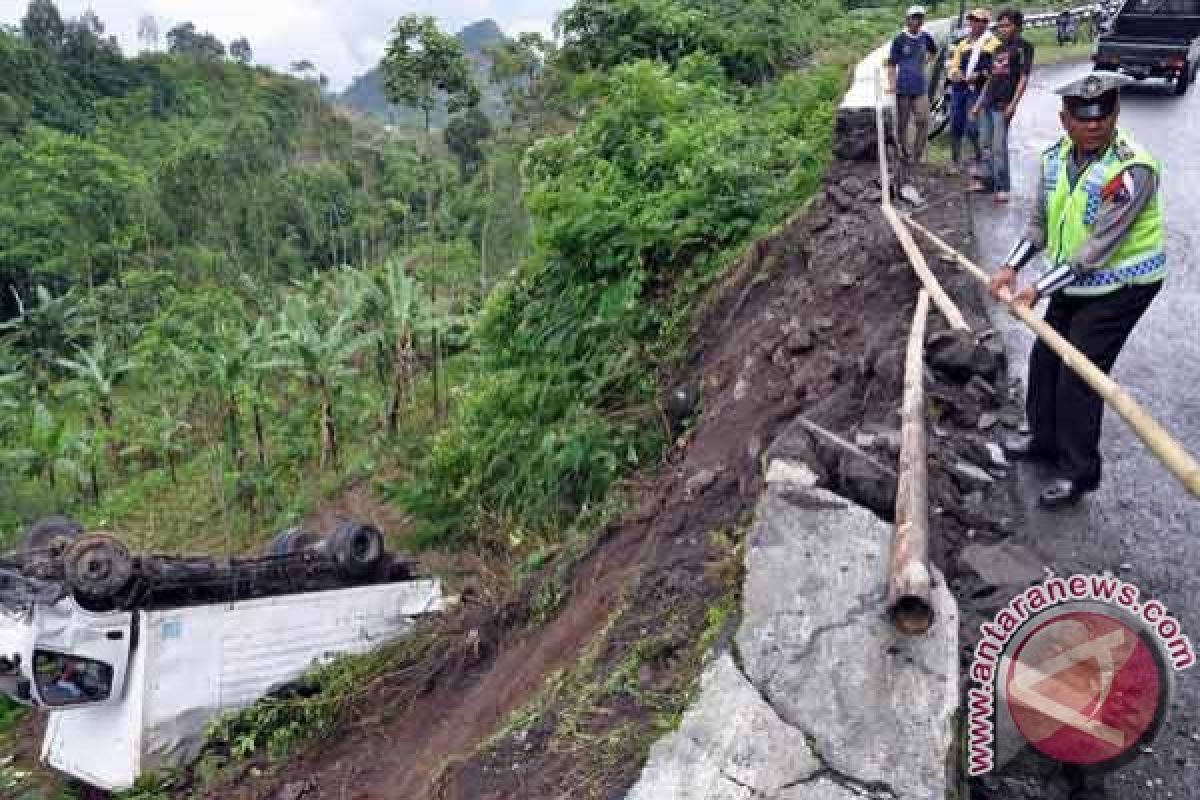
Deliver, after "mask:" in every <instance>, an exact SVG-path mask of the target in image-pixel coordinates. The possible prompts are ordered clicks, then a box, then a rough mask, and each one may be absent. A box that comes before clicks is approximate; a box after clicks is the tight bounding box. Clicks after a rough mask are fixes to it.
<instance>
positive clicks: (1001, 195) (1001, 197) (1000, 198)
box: [992, 192, 1008, 203]
mask: <svg viewBox="0 0 1200 800" xmlns="http://www.w3.org/2000/svg"><path fill="white" fill-rule="evenodd" d="M992 199H993V200H995V201H996V202H997V203H1007V202H1008V192H996V195H995V197H993V198H992Z"/></svg>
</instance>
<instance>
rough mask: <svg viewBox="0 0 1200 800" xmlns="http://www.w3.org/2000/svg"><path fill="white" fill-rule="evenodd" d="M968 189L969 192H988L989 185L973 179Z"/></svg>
mask: <svg viewBox="0 0 1200 800" xmlns="http://www.w3.org/2000/svg"><path fill="white" fill-rule="evenodd" d="M967 191H968V192H986V191H987V187H986V186H984V185H983V181H971V184H970V185H969V186H967Z"/></svg>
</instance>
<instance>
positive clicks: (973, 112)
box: [968, 106, 983, 119]
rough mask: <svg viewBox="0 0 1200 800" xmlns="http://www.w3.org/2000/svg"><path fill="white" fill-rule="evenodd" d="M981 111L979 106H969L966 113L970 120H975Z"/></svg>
mask: <svg viewBox="0 0 1200 800" xmlns="http://www.w3.org/2000/svg"><path fill="white" fill-rule="evenodd" d="M982 111H983V109H982V108H980V107H979V106H971V110H970V111H969V112H968V113H969V114H970V115H971V119H975V118H977V117H978V116H979V115H980V113H982Z"/></svg>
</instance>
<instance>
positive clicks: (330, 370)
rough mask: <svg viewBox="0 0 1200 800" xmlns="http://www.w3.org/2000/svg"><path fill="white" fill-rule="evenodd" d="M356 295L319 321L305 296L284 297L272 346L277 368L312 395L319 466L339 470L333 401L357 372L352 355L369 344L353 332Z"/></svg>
mask: <svg viewBox="0 0 1200 800" xmlns="http://www.w3.org/2000/svg"><path fill="white" fill-rule="evenodd" d="M360 304H361V298H360V297H355V296H351V297H346V298H343V299H342V303H341V305H342V308H341V310H340V311H339V312H338V314H337V316H335V317H333V318H332V319H326V318H323V317H322V313H321V310H320V307H319V306H318V305H317V304H314V303H313V302H312V301H311V300H310V299H309V298H308V297H307V296H305V295H303V294H293V295H291V296H289V297H288V298H287V300H286V301H285V302H284V305H283V311H282V312H281V313H280V315H279V327H278V331H277V333H276V334H275V342H276V346H277V348H278V352H279V353H280V360H279V361H278V362H277V363H278V365H279V366H282V367H284V368H286V369H287V370H288V371H290V372H291V373H292V374H294V375H295V376H296V377H298V378H300V379H302V380H303V381H304V382H305V383H306V384H307V385H308V386H309V387H310V388H311V389H312V390H313V391H314V392H315V393H316V397H317V403H318V412H317V417H318V423H317V427H318V431H319V433H318V436H319V441H320V451H319V452H320V461H319V464H320V468H322V469H324V468H325V466H326V465H327V464H329V465H332V466H333V468H334V470H335V471H336V470H337V469H338V465H339V457H340V448H339V442H338V414H337V398H338V395H339V394H340V390H341V388H342V382H343V380H344V379H346V378H348V377H351V376H353V375H354V374H355V372H356V370H355V368H354V364H353V361H352V359H353V357H354V355H355V354H357V353H358V352H359V351H360V350H362V349H363V348H364V347H366V346H367V345H368V344H370V338H371V337H370V335H368V334H363V333H359V332H358V331H356V330H355V319H356V316H357V313H358V309H359V305H360Z"/></svg>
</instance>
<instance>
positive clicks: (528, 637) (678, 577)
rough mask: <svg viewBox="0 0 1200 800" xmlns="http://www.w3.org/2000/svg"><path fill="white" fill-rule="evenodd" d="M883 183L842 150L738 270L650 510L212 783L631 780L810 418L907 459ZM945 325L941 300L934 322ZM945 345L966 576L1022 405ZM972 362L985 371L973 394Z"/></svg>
mask: <svg viewBox="0 0 1200 800" xmlns="http://www.w3.org/2000/svg"><path fill="white" fill-rule="evenodd" d="M912 182H913V183H914V184H915V185H916V186H917V188H919V189H920V190H921V192H922V194H923V195H924V197H925V199H926V205H925V207H924V210H923V211H921V212H920V217H921V219H922V221H923V222H924V223H925V224H926V225H927V226H929V227H931V229H933V230H934V231H936V232H938V233H939V234H940V235H942V236H943V238H944V239H947V240H948V241H950V242H951V243H952V244H955V245H957V246H964V245H965V244H966V231H967V229H968V225H967V217H966V213H965V211H964V208H963V205H962V203H961V193H960V187H959V185H958V181H957V180H953V179H948V178H947V177H946V176H944V175H940V174H935V173H922V174H920V175H915V176H913V178H912ZM879 198H880V191H879V188H878V183H877V178H876V174H875V169H874V167H873V166H872V165H868V164H845V163H843V164H839V165H837V166H835V168H834V169H833V170H832V173H831V175H830V176H829V178H828V179H827V184H826V189H825V191H824V192H823V193H822V194H821V195H820V196H819V197H818V198H816V199H815V200H814V202H813V203H812V204H811V205H810V207H809V208H807V209H805V210H804V211H802V212H801V213H798V214H797V215H796V216H795V217H793V218H792V219H791V220H789V221H788V222H787V223H786V224H785V225H783V226H782V227H781V228H780V229H779V231H778V232H777V233H775V234H774V235H772V236H770V237H768V238H766V239H764V240H762V241H760V242H758V243H756V244H755V245H754V246H752V247H751V248H750V249H749V250H748V251H747V253H746V254H745V255H744V257H743V258H742V259H741V260H740V262H739V263H738V264H737V265H736V266H735V267H734V269H732V270H731V271H730V274H729V278H728V279H727V281H726V282H725V283H724V284H723V285H722V286H720V287H718V288H717V290H715V291H714V292H713V294H712V299H711V301H710V303H709V305H708V307H707V310H706V312H705V313H704V314H703V315H702V322H701V324H700V326H699V328H698V330H697V332H696V334H695V336H694V338H693V341H694V343H695V345H694V348H693V350H692V353H691V357H690V359H689V360H688V363H687V364H686V365H685V367H684V368H683V370H682V373H681V374H680V375H677V376H673V378H672V379H671V380H669V381H667V383H669V384H670V385H671V386H672V387H675V388H679V389H681V390H683V395H685V396H687V397H697V398H698V406H697V408H696V413H695V416H694V419H693V420H692V423H691V425H690V426H686V428H685V426H680V427H679V430H680V431H684V432H682V433H681V434H680V435H679V437H678V439H677V441H676V443H675V446H674V448H673V449H672V450H671V452H670V454H669V456H668V459H667V461H666V463H664V464H663V465H662V466H661V467H660V468H659V469H658V470H656V471H655V472H654V473H653V474H649V475H645V476H642V477H641V478H639V479H638V480H637V481H635V482H634V483H632V484H631V486H630V490H629V496H630V498H631V502H630V508H631V511H630V512H629V513H628V514H627V515H626V516H625V517H624V518H623V519H621V520H619V521H618V522H617V523H614V524H613V525H612V526H610V527H609V528H608V529H607V530H605V531H603V532H602V533H601V534H600V535H599V536H598V537H597V538H596V540H595V541H594V542H593V543H592V545H591V546H590V549H589V550H588V551H587V552H586V553H584V554H583V555H582V556H579V557H577V558H576V559H575V560H569V559H568V560H565V561H564V562H563V563H562V564H559V565H551V566H550V567H548V568H547V569H546V570H545V571H544V572H543V574H542V575H541V576H540V577H539V579H538V580H535V581H532V582H531V583H530V584H529V585H528V586H526V587H524V589H523V590H522V591H521V592H520V593H518V594H517V595H516V596H515V597H512V598H511V599H509V600H507V601H505V602H497V603H492V602H490V601H489V602H485V603H476V602H468V603H467V604H466V607H465V608H464V609H463V610H462V611H460V612H459V613H458V614H457V615H455V616H454V617H453V618H450V619H447V620H444V621H443V622H442V623H441V628H440V630H439V631H438V638H437V644H436V646H434V647H431V648H428V649H426V650H425V651H423V653H424V655H423V657H422V659H420V660H418V661H414V662H413V663H408V664H402V665H399V666H398V667H397V670H396V672H395V673H393V674H392V675H389V676H386V677H385V678H384V679H382V680H381V681H380V682H379V683H378V685H376V686H374V687H373V688H372V693H371V696H370V698H369V700H364V701H363V702H362V703H360V705H359V707H358V708H357V709H356V712H355V713H353V714H350V715H349V719H347V721H346V722H345V723H344V724H343V725H342V726H341V727H340V728H339V729H338V730H336V731H331V732H330V735H329V736H328V737H326V738H325V739H324V740H323V741H322V742H321V743H319V744H318V745H316V746H315V747H313V748H312V749H310V750H309V751H308V752H307V753H305V754H303V755H302V756H301V757H299V758H298V759H296V760H294V761H293V762H292V763H290V764H288V765H286V767H285V768H284V769H283V770H268V771H267V772H265V773H264V774H261V775H257V776H256V775H255V774H254V773H253V772H252V771H251V770H250V769H247V770H246V771H245V772H244V774H242V775H241V776H239V779H238V780H235V781H234V783H233V784H232V785H224V786H223V787H222V788H221V789H219V790H215V791H214V793H212V794H210V795H209V796H211V797H214V798H215V797H221V798H237V799H240V800H250V799H251V798H262V799H263V800H268V798H280V800H283V799H285V798H286V800H300V798H305V800H313V799H314V798H329V799H331V800H332V799H333V798H337V799H338V800H342V799H343V798H346V799H353V800H382V798H397V800H400V799H402V800H433V798H438V799H439V800H452V799H459V798H461V799H462V800H466V798H471V799H472V800H491V799H495V800H499V798H523V799H525V800H538V799H539V798H546V799H547V800H549V799H550V798H555V799H557V798H561V797H564V796H568V795H569V796H572V797H577V798H619V797H622V796H623V795H624V793H625V791H626V790H627V789H628V787H629V786H630V785H632V783H633V782H634V781H635V780H636V778H637V775H638V773H639V771H640V769H641V765H642V762H643V760H644V757H645V751H646V749H647V747H648V746H649V744H650V743H651V742H652V741H653V740H654V739H655V738H656V737H657V736H658V735H659V734H661V733H662V732H663V731H664V730H666V729H669V728H670V727H672V726H673V725H674V724H676V723H677V717H678V714H679V713H681V712H682V710H683V708H684V707H686V703H687V701H688V698H689V696H690V693H691V690H692V688H693V686H694V682H695V678H696V677H697V675H698V673H699V671H700V669H701V668H702V666H703V657H704V653H705V652H706V651H707V650H708V648H709V645H711V644H712V643H713V641H714V640H715V639H719V637H721V636H722V635H728V633H729V631H730V630H731V629H732V625H733V624H734V623H735V622H736V620H735V619H734V618H730V617H727V616H726V615H725V614H724V613H723V612H724V611H726V610H729V609H736V607H737V600H738V592H739V589H740V566H739V565H740V561H741V544H742V537H743V534H744V532H745V529H746V526H747V524H748V522H749V514H750V512H751V511H752V509H753V506H754V503H755V502H756V500H757V498H758V496H759V493H760V490H761V487H762V460H763V456H764V453H765V452H766V451H767V448H768V447H769V446H770V445H771V444H772V442H773V441H774V440H775V438H776V436H777V434H778V433H779V432H780V431H781V430H782V429H783V428H784V427H785V426H788V425H791V424H793V423H794V421H795V420H796V419H797V417H799V416H801V415H803V416H804V417H805V418H806V419H807V420H809V421H811V422H812V423H814V424H816V425H819V426H821V427H823V428H824V429H827V430H828V431H830V432H833V433H836V434H838V435H840V436H841V437H843V438H845V439H849V440H851V441H853V440H855V439H856V437H857V438H858V440H859V443H860V444H861V446H862V447H863V448H865V449H868V450H870V451H871V452H872V454H873V455H874V456H875V460H876V461H879V462H882V463H884V464H894V463H895V458H894V455H895V454H894V453H893V452H892V450H893V445H894V443H895V440H896V436H895V435H894V434H895V432H896V431H897V430H898V427H899V414H898V410H899V406H900V396H901V381H902V371H903V360H904V358H903V352H904V343H905V339H906V336H907V331H908V328H909V325H910V322H911V315H912V311H913V308H914V305H915V300H916V294H917V289H918V286H919V284H918V281H917V279H916V277H915V276H914V274H913V273H912V270H911V269H910V267H909V266H908V264H907V262H906V260H905V257H904V254H903V251H902V250H901V248H900V246H899V244H898V242H897V241H896V239H895V237H894V235H893V234H892V232H891V230H890V228H889V227H888V226H887V224H886V222H885V221H884V219H883V218H882V216H881V214H880V213H879V210H878V203H879ZM929 260H930V262H931V264H934V265H935V268H936V263H937V259H936V257H935V256H933V255H932V254H929ZM937 271H938V272H939V274H940V275H942V276H943V277H944V278H945V281H944V285H945V286H946V288H947V290H948V291H950V292H951V294H953V295H955V296H957V297H959V298H960V299H962V300H964V312H966V313H967V314H968V316H969V317H970V318H971V320H972V322H973V323H974V326H975V329H976V330H977V331H978V330H983V329H984V328H986V324H985V323H984V322H983V317H982V314H981V313H980V311H981V307H980V305H979V302H978V297H977V291H976V289H975V287H974V286H973V284H971V283H969V279H967V278H964V277H958V276H957V275H956V274H955V273H954V272H952V271H951V270H949V269H940V270H937ZM942 327H943V323H942V321H941V319H940V317H938V316H937V315H936V313H934V314H932V315H931V318H930V330H931V334H932V335H933V336H934V337H935V338H937V337H939V331H940V329H941V328H942ZM938 341H939V345H938V348H937V349H938V361H937V363H935V364H934V369H933V371H932V380H931V381H930V382H929V393H930V396H931V415H932V419H933V420H934V421H935V422H936V427H935V430H934V431H933V435H931V436H930V453H931V469H930V474H931V482H932V484H931V502H932V503H933V504H935V506H936V509H937V512H936V513H934V514H933V518H932V526H933V529H934V547H933V551H934V558H935V560H936V561H937V562H938V563H939V564H940V565H941V566H942V567H943V569H944V570H945V572H946V574H947V578H948V579H949V580H952V581H954V582H955V583H956V584H959V585H961V584H962V580H961V579H960V576H958V574H957V568H956V565H955V559H954V557H953V554H954V553H956V552H957V550H958V548H959V547H960V546H961V545H962V543H963V542H964V541H965V540H966V539H967V538H982V539H986V538H987V537H997V536H998V535H1000V534H1001V533H1003V530H1002V529H1003V528H1004V526H1005V525H1006V524H1011V520H1006V517H1007V516H1008V509H1009V508H1010V503H1009V499H1008V497H1007V494H1008V488H1007V487H1008V485H1009V484H1008V482H1007V480H1006V479H1004V478H1000V479H999V480H995V481H993V482H992V483H988V484H986V485H984V486H983V487H982V488H981V489H980V490H978V491H977V492H976V491H975V490H974V489H972V491H970V492H968V491H964V490H963V487H960V483H961V481H962V479H961V478H959V479H956V478H952V477H951V475H950V473H949V472H948V470H947V467H949V466H950V465H953V464H957V463H958V462H959V461H961V460H963V459H964V458H965V459H968V460H975V461H977V460H978V459H977V457H976V455H975V454H974V453H973V451H974V450H975V449H977V448H976V447H975V445H974V444H972V443H973V442H974V441H975V434H976V431H977V430H978V428H979V417H980V415H981V413H984V412H985V411H986V412H987V413H994V414H996V415H997V417H1003V418H1004V420H1005V423H997V424H1009V425H1015V424H1017V422H1019V415H1017V416H1015V417H1014V415H1013V413H1012V410H1011V408H1005V406H1004V404H1005V403H1006V402H1007V401H1008V396H1007V387H1006V386H1004V385H1002V384H999V383H998V381H999V380H1000V379H1001V378H1000V376H1001V374H1002V373H1001V372H1000V369H1001V367H1002V363H1001V362H1002V356H1000V355H997V353H996V352H995V348H993V347H990V346H987V345H986V344H984V345H981V344H980V343H979V342H977V341H975V340H972V339H967V340H966V341H965V342H964V341H962V340H955V339H953V337H945V336H940V338H938ZM981 373H982V374H983V375H986V376H987V377H986V378H982V377H980V375H981ZM969 380H974V384H973V386H974V389H966V388H964V387H965V386H966V385H967V383H968V381H969ZM981 381H982V383H981ZM680 405H687V403H686V402H681V401H679V400H677V399H668V400H667V401H666V402H664V407H665V408H666V410H667V413H666V415H665V416H666V417H668V418H669V419H668V420H667V422H666V423H665V424H671V420H673V419H675V418H676V417H677V416H686V415H687V411H686V410H684V409H680V408H679V407H678V406H680ZM812 444H813V446H812V450H811V453H809V454H807V455H808V456H809V460H810V461H811V465H812V466H813V468H814V469H815V470H816V471H817V472H818V473H819V474H821V475H822V476H823V477H824V480H825V482H826V484H827V485H829V486H831V487H832V488H834V489H835V490H837V491H840V492H842V493H843V494H847V495H849V496H851V497H853V498H854V499H856V500H858V501H859V502H861V503H863V504H864V505H867V506H868V507H871V508H874V509H875V510H876V512H877V513H879V514H880V515H881V516H884V517H888V516H890V513H891V508H892V505H893V501H894V493H895V482H894V475H891V476H889V475H888V474H886V473H887V468H886V467H885V468H884V472H883V473H878V474H877V473H872V472H871V471H870V469H869V468H864V467H863V463H864V462H863V459H862V458H861V457H860V456H855V455H853V454H852V453H851V454H850V455H848V453H850V449H848V448H846V447H843V446H841V445H836V444H831V443H830V440H828V439H826V438H820V437H818V438H814V440H813V443H812ZM851 449H852V448H851ZM956 481H957V482H956ZM964 498H966V499H964ZM564 558H566V557H564ZM467 599H468V600H470V598H467ZM547 612H551V613H552V618H550V619H549V620H548V621H544V619H543V618H544V617H545V616H549V615H550V614H548V613H547ZM186 793H187V790H182V789H181V792H180V795H181V796H184V795H185V794H186Z"/></svg>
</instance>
